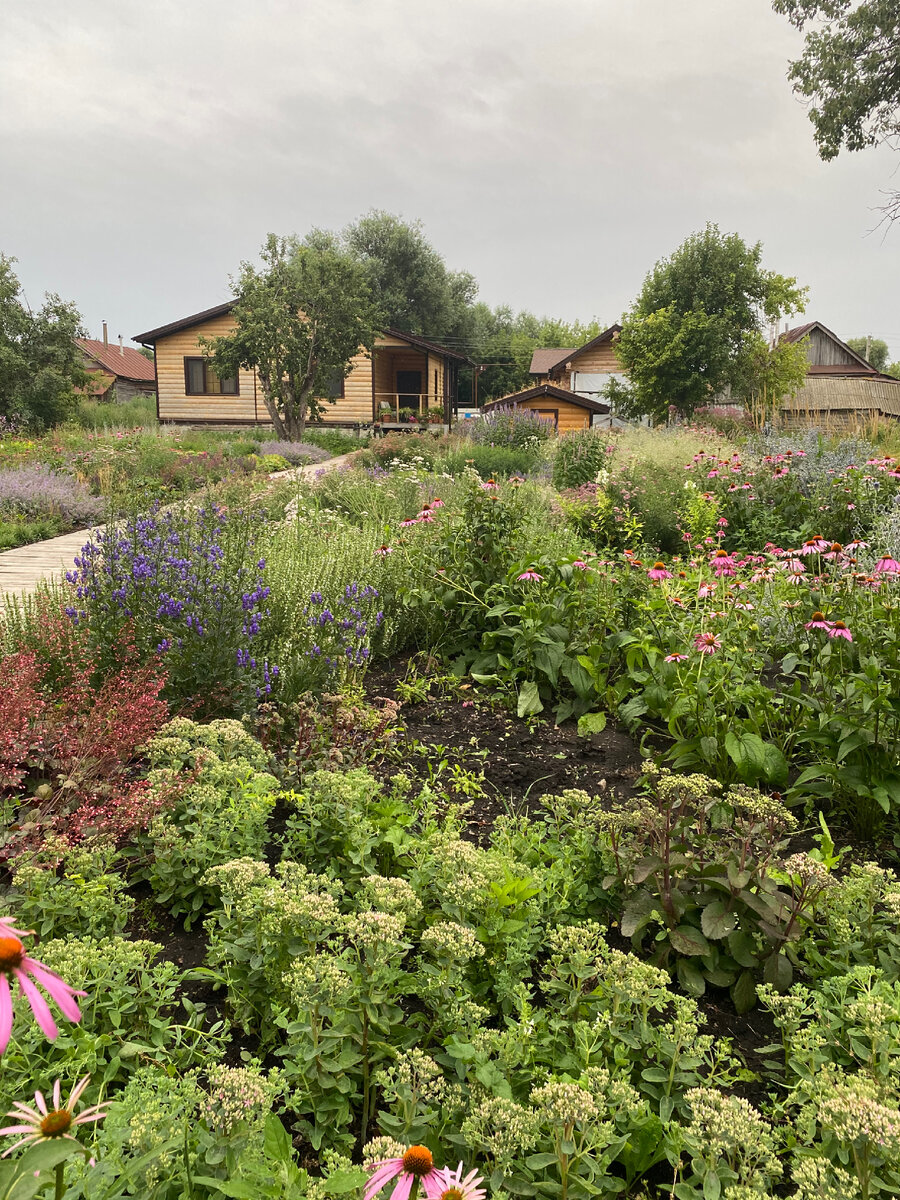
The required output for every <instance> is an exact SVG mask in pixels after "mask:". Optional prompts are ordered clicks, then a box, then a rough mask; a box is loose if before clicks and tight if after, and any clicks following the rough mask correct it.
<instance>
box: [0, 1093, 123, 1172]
mask: <svg viewBox="0 0 900 1200" xmlns="http://www.w3.org/2000/svg"><path fill="white" fill-rule="evenodd" d="M90 1079H91V1077H90V1075H85V1076H84V1078H83V1079H79V1081H78V1082H77V1083H76V1084H75V1086H74V1087H73V1088H72V1091H71V1093H70V1094H69V1099H68V1100H67V1101H66V1103H65V1104H63V1103H62V1097H61V1094H60V1087H59V1080H58V1079H57V1081H56V1083H54V1085H53V1096H52V1100H53V1107H52V1108H49V1106H48V1104H47V1101H46V1100H45V1099H44V1097H43V1096H42V1095H41V1093H40V1092H35V1093H34V1103H35V1105H36V1107H35V1108H31V1107H30V1106H29V1105H27V1104H23V1103H22V1102H21V1101H19V1100H17V1101H15V1103H14V1104H13V1106H12V1109H11V1110H10V1111H9V1112H8V1113H7V1114H6V1115H7V1116H8V1117H13V1118H14V1120H16V1121H19V1122H20V1124H18V1125H6V1126H5V1127H4V1128H3V1129H0V1136H2V1137H11V1136H13V1135H14V1134H17V1133H24V1134H25V1136H24V1137H23V1138H20V1139H19V1140H18V1141H17V1142H16V1144H15V1145H14V1146H10V1148H9V1149H8V1150H4V1152H3V1154H2V1156H0V1157H2V1158H6V1157H7V1156H8V1155H10V1154H12V1153H13V1151H14V1150H18V1149H19V1147H20V1146H27V1145H29V1144H31V1143H33V1142H43V1141H46V1140H47V1138H68V1139H69V1141H72V1142H74V1141H77V1138H74V1137H73V1136H72V1134H71V1133H69V1130H70V1129H71V1128H72V1126H73V1125H90V1124H91V1123H92V1122H94V1121H102V1120H103V1118H104V1117H105V1116H106V1110H107V1108H108V1107H109V1101H106V1102H105V1103H103V1104H95V1105H94V1106H93V1108H86V1109H85V1110H84V1112H81V1113H79V1114H78V1116H77V1117H76V1116H74V1112H75V1105H76V1104H77V1103H78V1100H79V1098H80V1096H81V1094H82V1092H83V1091H84V1089H85V1088H86V1087H87V1085H88V1083H90Z"/></svg>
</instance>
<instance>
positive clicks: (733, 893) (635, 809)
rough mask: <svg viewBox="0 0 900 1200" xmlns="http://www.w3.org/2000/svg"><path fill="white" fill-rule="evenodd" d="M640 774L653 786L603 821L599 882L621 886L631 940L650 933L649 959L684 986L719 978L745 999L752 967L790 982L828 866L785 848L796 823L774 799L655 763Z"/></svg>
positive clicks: (743, 1003) (697, 989)
mask: <svg viewBox="0 0 900 1200" xmlns="http://www.w3.org/2000/svg"><path fill="white" fill-rule="evenodd" d="M644 775H645V779H646V780H647V781H648V784H649V788H650V790H651V793H652V794H651V795H650V796H646V795H645V796H641V797H638V798H637V799H636V800H634V801H633V802H630V803H628V804H626V805H623V806H621V807H619V808H617V809H614V810H612V811H610V812H609V813H608V814H607V815H606V816H605V817H604V818H602V822H601V823H602V825H603V826H604V827H605V836H606V839H607V842H608V846H609V849H610V850H611V852H612V855H613V859H614V862H615V870H614V872H613V873H612V874H611V875H610V876H608V878H607V879H606V881H605V884H606V886H608V887H610V888H612V887H619V888H621V890H622V892H623V894H624V900H625V908H624V912H623V915H622V924H621V927H622V932H623V934H625V936H626V937H630V938H631V939H632V943H633V945H634V947H635V949H636V950H637V949H640V948H641V947H642V945H643V942H644V940H645V938H646V937H647V936H648V935H649V934H651V933H652V935H653V938H654V945H655V952H654V961H655V962H658V963H660V964H662V965H667V964H671V966H672V967H673V968H674V970H675V971H676V973H677V975H678V980H679V982H680V983H681V986H682V987H683V988H684V989H685V991H687V992H688V993H689V994H691V995H694V996H701V995H702V994H703V992H704V991H705V989H706V986H707V985H708V984H712V985H713V986H716V987H727V988H730V989H731V995H732V999H733V1000H734V1003H735V1004H736V1006H737V1007H738V1008H739V1009H740V1010H746V1009H748V1008H751V1007H752V1006H753V1004H754V1002H755V998H756V980H757V977H758V975H759V974H760V973H761V974H762V977H763V979H764V980H765V981H766V982H768V983H772V984H774V985H776V986H777V987H779V988H780V989H784V988H786V987H788V986H789V985H790V982H791V979H792V977H793V966H792V956H795V951H793V950H792V949H791V947H792V945H793V943H795V942H796V941H798V940H799V939H800V937H801V935H802V933H803V931H804V929H805V928H806V926H807V925H808V923H809V921H810V920H811V917H812V914H813V913H814V911H815V909H816V906H817V903H818V901H819V898H820V896H821V894H822V892H823V891H824V890H825V889H826V888H827V887H829V886H830V885H831V883H832V880H831V876H830V875H829V873H828V871H827V869H826V868H825V867H824V866H823V865H822V864H821V863H819V862H817V861H815V860H814V859H812V858H811V857H810V856H808V855H805V854H795V855H792V856H791V857H790V858H788V859H785V858H784V857H783V854H784V851H785V849H786V847H787V835H788V834H789V833H791V832H792V831H793V830H794V829H795V828H796V824H797V822H796V818H794V817H793V816H792V815H791V813H789V812H788V811H787V809H786V808H785V807H784V805H783V803H782V802H781V801H780V800H777V799H775V798H774V797H771V796H767V795H765V794H764V793H762V792H758V791H755V790H753V789H752V788H748V787H745V786H743V785H735V786H733V787H731V788H730V789H729V790H728V791H727V792H725V793H723V791H722V788H721V785H720V784H719V783H717V782H716V781H715V780H713V779H710V778H708V777H707V776H705V775H673V774H672V773H671V772H669V771H668V770H665V769H660V768H657V767H655V766H653V765H652V764H645V768H644Z"/></svg>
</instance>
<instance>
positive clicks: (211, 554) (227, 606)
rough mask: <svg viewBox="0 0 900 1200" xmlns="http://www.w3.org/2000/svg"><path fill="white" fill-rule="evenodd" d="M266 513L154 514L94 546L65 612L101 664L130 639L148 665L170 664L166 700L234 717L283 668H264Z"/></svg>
mask: <svg viewBox="0 0 900 1200" xmlns="http://www.w3.org/2000/svg"><path fill="white" fill-rule="evenodd" d="M264 520H265V514H264V513H263V512H249V511H247V510H238V511H236V512H226V511H225V510H224V509H221V508H218V507H217V506H216V505H215V504H207V505H205V506H204V507H202V508H200V509H197V510H196V511H190V510H183V511H180V512H175V511H171V510H170V511H167V512H161V511H160V510H159V509H158V508H156V509H153V510H152V511H151V512H150V513H148V514H146V515H144V516H134V517H131V518H129V519H128V520H127V521H123V522H122V524H121V525H118V526H109V527H107V528H106V529H105V530H100V531H98V533H97V534H96V535H95V536H94V537H92V538H91V539H90V541H88V542H87V543H86V545H85V546H84V547H83V548H82V550H81V554H80V555H79V557H78V558H76V559H75V570H73V571H70V572H68V573H67V575H66V579H67V580H68V582H69V583H71V584H72V585H73V586H74V588H75V603H73V604H71V605H70V606H69V607H68V608H67V609H66V612H67V613H68V615H69V616H70V617H71V618H72V620H73V621H75V622H76V623H78V624H81V623H83V624H84V625H85V626H86V629H87V635H88V639H89V641H90V643H91V645H92V647H93V648H94V650H95V652H96V654H97V657H98V659H99V661H100V663H101V664H103V665H105V664H108V663H110V662H111V661H115V658H116V655H117V653H118V648H119V645H120V643H121V640H122V637H123V634H124V633H125V632H126V631H130V634H131V636H133V638H134V643H135V648H136V652H137V654H138V656H139V658H140V660H141V661H143V662H145V663H146V662H153V663H160V664H165V667H166V671H167V682H166V694H167V695H168V696H170V697H171V698H172V699H173V700H176V701H180V702H190V703H191V704H192V705H193V706H194V708H195V711H199V712H210V711H213V712H215V711H216V710H219V711H225V712H227V711H229V710H231V711H233V710H234V709H236V708H239V707H243V706H246V704H247V703H248V702H249V701H250V700H251V698H252V697H253V695H254V693H255V694H256V696H260V695H263V694H269V693H270V692H271V690H272V684H273V682H274V680H276V679H277V676H278V668H277V667H275V666H272V667H270V666H269V664H268V662H267V661H265V660H263V661H262V662H259V661H258V660H257V658H256V657H255V655H254V648H255V644H256V639H258V636H259V634H260V630H261V628H262V625H263V622H264V620H265V616H266V609H265V601H266V599H267V597H268V595H269V588H268V586H267V585H266V583H265V581H264V575H263V571H264V568H265V560H263V559H257V556H256V552H255V544H256V541H257V539H258V537H259V534H260V527H261V524H262V522H263V521H264Z"/></svg>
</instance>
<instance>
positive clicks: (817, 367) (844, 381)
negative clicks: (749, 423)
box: [781, 321, 900, 427]
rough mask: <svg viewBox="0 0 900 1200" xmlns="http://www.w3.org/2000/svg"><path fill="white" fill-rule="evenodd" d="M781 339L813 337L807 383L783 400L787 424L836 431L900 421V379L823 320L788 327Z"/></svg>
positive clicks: (784, 418)
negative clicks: (881, 421) (885, 371)
mask: <svg viewBox="0 0 900 1200" xmlns="http://www.w3.org/2000/svg"><path fill="white" fill-rule="evenodd" d="M782 339H783V340H784V341H786V342H802V341H803V340H804V339H808V342H807V358H808V359H809V367H808V369H807V375H806V383H805V384H804V385H803V387H802V388H801V389H800V390H799V391H798V392H797V394H796V396H789V397H787V398H786V399H784V400H782V402H781V420H782V423H783V424H785V425H789V426H801V425H803V426H808V425H814V426H824V427H837V426H845V425H856V424H863V423H865V422H866V421H870V420H878V419H879V418H881V417H890V418H892V419H898V418H900V379H893V378H892V377H891V376H890V375H882V374H881V372H880V371H878V370H876V368H875V367H873V366H872V364H871V363H870V362H867V361H866V359H864V358H863V357H862V355H860V354H857V353H856V351H855V350H851V349H850V347H849V346H848V345H847V343H846V342H842V341H841V339H840V338H839V337H838V336H837V334H835V333H832V331H831V330H830V329H828V328H826V326H824V325H823V324H822V323H821V322H820V321H810V322H809V323H808V324H806V325H799V326H798V327H797V328H796V329H789V330H787V331H786V332H785V333H784V334H782Z"/></svg>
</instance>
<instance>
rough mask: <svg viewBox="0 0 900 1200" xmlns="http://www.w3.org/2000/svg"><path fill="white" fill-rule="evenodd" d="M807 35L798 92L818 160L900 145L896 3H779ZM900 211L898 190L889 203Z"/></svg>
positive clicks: (798, 64) (797, 64) (794, 77)
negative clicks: (804, 104) (806, 107)
mask: <svg viewBox="0 0 900 1200" xmlns="http://www.w3.org/2000/svg"><path fill="white" fill-rule="evenodd" d="M772 6H773V8H774V9H775V11H776V12H778V13H781V14H782V15H784V16H786V17H787V18H788V20H789V21H790V22H791V24H792V25H794V26H796V28H797V29H800V30H804V31H805V32H806V38H805V41H804V46H803V53H802V54H801V56H800V57H799V58H798V59H797V60H796V61H794V62H792V63H791V65H790V70H789V72H788V78H789V79H790V80H791V82H792V83H793V86H794V91H795V92H796V93H797V94H798V95H800V96H802V97H803V98H804V99H805V100H807V101H808V102H809V118H810V120H811V121H812V124H813V130H814V134H815V139H816V145H817V147H818V150H819V155H820V157H821V158H822V159H824V160H825V161H826V162H827V161H830V160H831V159H833V158H836V157H837V155H838V154H839V153H840V152H841V150H863V149H865V148H866V147H867V146H875V145H879V144H882V143H884V144H887V145H890V146H893V147H894V148H896V147H897V145H898V142H900V13H898V8H897V0H862V2H861V3H854V2H853V0H773V4H772ZM887 209H888V213H889V215H894V216H896V215H897V214H898V212H900V192H894V193H893V197H892V200H891V202H890V203H889V204H888V206H887Z"/></svg>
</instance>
